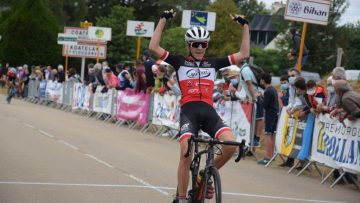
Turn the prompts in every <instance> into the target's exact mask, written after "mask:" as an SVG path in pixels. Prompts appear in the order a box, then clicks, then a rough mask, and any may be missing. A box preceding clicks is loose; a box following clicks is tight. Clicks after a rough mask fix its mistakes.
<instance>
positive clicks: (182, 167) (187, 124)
mask: <svg viewBox="0 0 360 203" xmlns="http://www.w3.org/2000/svg"><path fill="white" fill-rule="evenodd" d="M196 126H197V121H196V116H195V113H194V108H191V105H184V106H183V107H182V109H181V113H180V132H179V135H180V139H179V141H180V161H179V166H178V196H179V197H186V193H187V187H188V184H189V177H190V173H189V169H190V164H191V161H192V152H191V153H190V156H189V157H187V158H185V157H184V156H185V154H186V152H187V149H188V139H189V138H190V137H191V135H195V134H196V130H197V127H196Z"/></svg>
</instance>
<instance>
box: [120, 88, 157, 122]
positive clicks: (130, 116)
mask: <svg viewBox="0 0 360 203" xmlns="http://www.w3.org/2000/svg"><path fill="white" fill-rule="evenodd" d="M149 100H150V95H149V94H144V93H142V92H141V93H135V92H134V91H132V90H124V91H118V94H117V113H116V118H117V119H118V120H127V121H135V122H136V123H137V124H140V125H145V124H146V122H147V113H148V109H149Z"/></svg>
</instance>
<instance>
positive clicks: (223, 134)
mask: <svg viewBox="0 0 360 203" xmlns="http://www.w3.org/2000/svg"><path fill="white" fill-rule="evenodd" d="M205 109H206V111H205V112H204V113H203V114H202V120H201V121H202V123H201V124H202V126H203V127H202V130H204V131H205V132H206V133H208V134H209V135H210V136H214V138H216V139H219V140H221V141H236V139H235V136H234V135H233V133H232V131H231V128H229V127H228V126H226V125H225V124H224V122H223V120H222V119H221V118H220V116H219V115H218V114H217V113H216V111H215V109H214V108H213V107H211V106H207V107H206V108H205ZM235 150H236V147H235V146H227V145H224V146H222V150H221V151H222V154H221V155H218V156H216V157H215V160H214V165H215V167H216V168H217V169H220V168H221V167H222V166H223V165H225V163H226V162H227V161H228V160H229V159H230V158H231V157H232V156H233V154H234V153H235Z"/></svg>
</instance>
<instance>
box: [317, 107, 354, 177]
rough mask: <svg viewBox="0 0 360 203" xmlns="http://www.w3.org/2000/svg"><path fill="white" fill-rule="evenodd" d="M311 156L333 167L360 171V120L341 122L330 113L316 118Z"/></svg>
mask: <svg viewBox="0 0 360 203" xmlns="http://www.w3.org/2000/svg"><path fill="white" fill-rule="evenodd" d="M311 158H312V160H314V161H317V162H319V163H323V164H325V165H326V166H329V167H332V168H343V169H344V170H345V171H348V172H353V173H360V120H359V119H358V120H356V121H349V120H345V121H344V123H340V122H339V121H338V120H334V119H331V118H330V116H329V114H325V115H319V116H318V117H317V118H316V120H315V127H314V134H313V140H312V151H311Z"/></svg>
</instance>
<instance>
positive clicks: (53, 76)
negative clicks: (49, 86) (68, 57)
mask: <svg viewBox="0 0 360 203" xmlns="http://www.w3.org/2000/svg"><path fill="white" fill-rule="evenodd" d="M58 79H59V76H58V71H57V70H56V69H52V70H51V75H50V80H51V81H54V82H55V81H58Z"/></svg>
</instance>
